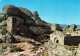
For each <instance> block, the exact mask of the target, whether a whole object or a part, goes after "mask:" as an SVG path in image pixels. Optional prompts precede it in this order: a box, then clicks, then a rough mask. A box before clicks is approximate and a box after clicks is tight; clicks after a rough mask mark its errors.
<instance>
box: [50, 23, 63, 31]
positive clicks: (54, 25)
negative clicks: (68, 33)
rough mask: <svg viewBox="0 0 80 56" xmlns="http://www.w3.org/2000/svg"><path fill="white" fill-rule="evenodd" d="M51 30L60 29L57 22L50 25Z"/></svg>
mask: <svg viewBox="0 0 80 56" xmlns="http://www.w3.org/2000/svg"><path fill="white" fill-rule="evenodd" d="M51 30H52V31H56V30H60V31H62V28H61V27H60V26H59V24H53V25H52V26H51Z"/></svg>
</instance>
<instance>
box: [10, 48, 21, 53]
mask: <svg viewBox="0 0 80 56" xmlns="http://www.w3.org/2000/svg"><path fill="white" fill-rule="evenodd" d="M14 51H22V50H21V48H20V47H14V48H12V49H11V50H10V52H14Z"/></svg>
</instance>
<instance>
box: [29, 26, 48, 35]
mask: <svg viewBox="0 0 80 56" xmlns="http://www.w3.org/2000/svg"><path fill="white" fill-rule="evenodd" d="M29 29H30V30H31V31H32V32H33V33H34V34H44V33H47V32H49V31H48V29H43V28H41V27H30V28H29Z"/></svg>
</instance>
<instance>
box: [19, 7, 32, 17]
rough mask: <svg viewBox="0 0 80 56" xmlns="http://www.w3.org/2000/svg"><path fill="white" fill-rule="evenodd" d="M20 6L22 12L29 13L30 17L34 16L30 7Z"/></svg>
mask: <svg viewBox="0 0 80 56" xmlns="http://www.w3.org/2000/svg"><path fill="white" fill-rule="evenodd" d="M18 8H19V9H20V10H21V12H23V13H25V14H26V15H28V16H30V17H32V16H33V14H32V12H31V11H29V10H28V9H26V8H22V7H18Z"/></svg>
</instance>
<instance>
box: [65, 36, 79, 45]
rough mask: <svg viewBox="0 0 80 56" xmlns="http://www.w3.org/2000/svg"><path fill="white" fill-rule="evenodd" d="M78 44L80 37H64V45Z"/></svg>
mask: <svg viewBox="0 0 80 56" xmlns="http://www.w3.org/2000/svg"><path fill="white" fill-rule="evenodd" d="M79 43H80V36H69V37H65V39H64V45H70V46H72V45H75V46H77V45H79Z"/></svg>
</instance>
